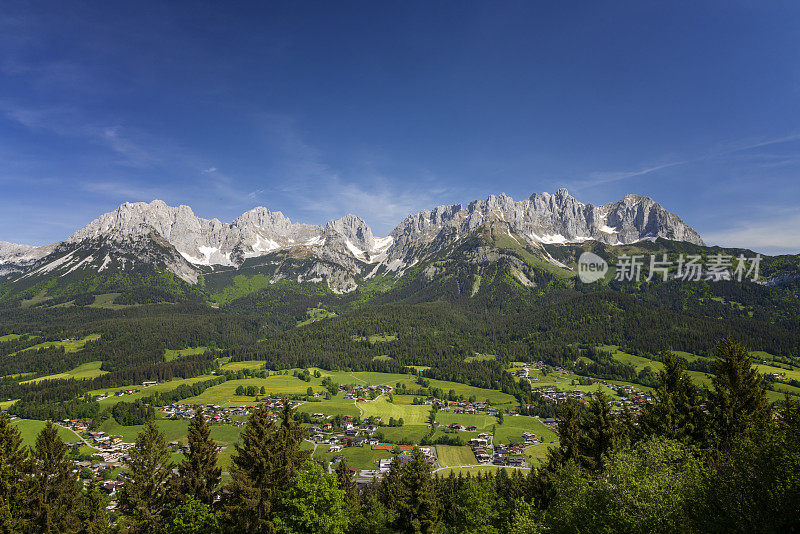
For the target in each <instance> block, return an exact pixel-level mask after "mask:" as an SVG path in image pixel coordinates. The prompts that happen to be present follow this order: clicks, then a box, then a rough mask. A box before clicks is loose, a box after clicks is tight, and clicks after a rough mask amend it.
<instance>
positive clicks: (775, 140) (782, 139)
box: [568, 134, 800, 190]
mask: <svg viewBox="0 0 800 534" xmlns="http://www.w3.org/2000/svg"><path fill="white" fill-rule="evenodd" d="M794 141H800V134H791V135H784V136H779V137H772V138H766V139H760V140H753V139H750V140H737V141H728V142H723V143H720V144H718V145H717V146H716V147H714V148H712V149H710V150H708V151H706V152H705V153H703V154H701V155H699V156H695V157H689V158H682V159H678V160H673V161H667V162H666V163H660V164H654V165H647V166H644V167H643V168H640V169H636V170H633V171H598V172H592V173H590V174H589V177H588V178H586V179H583V180H576V181H572V182H570V183H569V184H568V185H569V186H570V187H571V188H574V189H577V190H581V189H584V188H589V187H595V186H599V185H604V184H608V183H612V182H618V181H621V180H627V179H629V178H635V177H637V176H645V175H648V174H655V173H658V172H659V171H662V170H665V169H670V168H674V167H680V166H683V165H688V164H692V163H698V162H702V161H708V160H713V159H720V158H726V157H729V156H734V155H742V153H746V152H749V151H752V150H756V149H759V148H764V147H768V146H775V145H781V144H784V143H791V142H794ZM750 156H751V157H758V156H759V155H758V154H751V155H750ZM795 158H796V156H794V157H793V156H782V157H781V160H780V162H778V161H773V162H771V165H772V166H776V165H780V164H788V163H790V162H791V161H795V160H796V159H795ZM789 160H791V161H789Z"/></svg>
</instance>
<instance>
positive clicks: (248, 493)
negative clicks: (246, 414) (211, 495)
mask: <svg viewBox="0 0 800 534" xmlns="http://www.w3.org/2000/svg"><path fill="white" fill-rule="evenodd" d="M293 414H294V411H293V410H292V408H291V405H290V403H289V401H288V400H285V401H284V409H283V413H282V416H281V425H280V427H278V428H276V427H275V424H274V422H273V421H272V419H271V418H270V416H269V412H268V411H267V409H266V408H265V407H264V406H261V407H259V408H257V409H256V410H255V411H254V412H253V413H252V414H251V415H250V418H249V419H248V421H247V426H246V427H245V429H244V432H242V434H241V436H240V437H239V443H238V444H237V445H236V454H235V455H234V456H233V458H232V459H231V461H232V465H231V469H230V473H231V483H230V484H229V485H228V489H229V494H228V496H227V498H226V499H225V502H224V505H223V511H222V519H223V523H224V526H225V529H226V530H227V531H230V532H242V531H244V532H253V533H262V532H273V531H274V529H275V527H274V525H273V522H272V517H273V515H274V512H275V506H276V505H277V503H278V500H279V497H280V495H279V493H280V491H282V490H285V489H286V488H287V487H288V485H289V481H290V480H291V478H292V477H293V476H294V474H295V472H296V471H297V469H298V468H299V467H300V466H301V465H302V464H303V462H305V460H306V459H307V458H308V455H309V453H308V451H303V450H301V449H300V445H301V443H302V441H303V437H304V435H305V429H303V427H302V426H300V424H299V423H297V422H295V421H294V418H293Z"/></svg>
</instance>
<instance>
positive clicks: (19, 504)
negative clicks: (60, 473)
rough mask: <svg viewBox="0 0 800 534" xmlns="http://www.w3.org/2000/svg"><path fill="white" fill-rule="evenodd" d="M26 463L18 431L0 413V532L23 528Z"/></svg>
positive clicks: (2, 413)
mask: <svg viewBox="0 0 800 534" xmlns="http://www.w3.org/2000/svg"><path fill="white" fill-rule="evenodd" d="M26 462H27V454H26V452H25V449H24V448H23V447H22V436H21V435H20V432H19V429H18V428H17V427H16V426H14V425H12V424H11V421H10V420H9V419H8V416H7V415H6V413H5V412H3V411H0V532H17V531H19V529H20V528H21V526H22V523H21V514H22V511H23V509H24V507H25V502H24V500H25V499H24V496H25V492H24V489H25V488H24V487H23V483H22V480H23V475H24V470H25V464H26Z"/></svg>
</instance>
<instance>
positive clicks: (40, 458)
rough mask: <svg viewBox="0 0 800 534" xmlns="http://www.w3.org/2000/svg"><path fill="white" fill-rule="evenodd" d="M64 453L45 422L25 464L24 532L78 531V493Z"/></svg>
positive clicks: (54, 434) (71, 465)
mask: <svg viewBox="0 0 800 534" xmlns="http://www.w3.org/2000/svg"><path fill="white" fill-rule="evenodd" d="M67 450H68V449H67V446H66V445H65V444H64V442H63V441H62V440H61V438H60V437H59V436H58V430H57V429H56V426H55V425H54V424H53V423H51V422H48V423H47V424H46V425H45V427H44V429H42V431H41V432H40V433H39V435H38V436H37V437H36V446H35V447H34V448H33V451H32V454H31V458H30V461H29V465H28V470H27V471H28V476H27V478H26V481H25V482H26V485H27V486H28V487H27V493H28V497H29V500H28V502H27V509H26V510H25V512H24V516H25V518H26V521H25V522H26V524H25V531H27V532H33V533H37V534H44V533H51V532H52V533H61V532H74V531H76V530H78V524H79V523H78V517H77V514H76V511H77V509H78V505H79V503H80V496H81V493H80V486H79V485H78V477H77V475H75V474H74V473H73V472H72V469H73V467H74V466H73V463H72V462H71V461H70V460H69V458H67Z"/></svg>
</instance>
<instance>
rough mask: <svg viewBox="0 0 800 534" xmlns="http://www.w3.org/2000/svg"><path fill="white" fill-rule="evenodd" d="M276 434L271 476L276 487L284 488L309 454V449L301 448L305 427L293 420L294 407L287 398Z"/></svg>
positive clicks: (284, 401)
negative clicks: (275, 456)
mask: <svg viewBox="0 0 800 534" xmlns="http://www.w3.org/2000/svg"><path fill="white" fill-rule="evenodd" d="M277 434H278V436H277V453H278V454H277V458H278V462H277V466H276V469H275V471H274V472H273V475H272V476H273V479H274V484H275V485H276V486H277V488H279V489H284V488H286V486H287V485H288V484H289V481H290V480H291V478H292V477H293V476H294V475H295V473H296V472H297V470H298V469H300V466H302V465H303V464H304V463H305V462H306V460H308V458H309V457H310V456H311V453H310V452H309V451H304V450H303V449H302V448H301V445H302V444H303V439H304V438H305V437H306V429H305V428H304V427H303V426H302V425H301V424H300V423H298V422H297V421H295V420H294V409H293V408H292V404H291V401H289V400H288V399H284V400H283V412H282V413H281V425H280V426H279V427H278V431H277Z"/></svg>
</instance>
